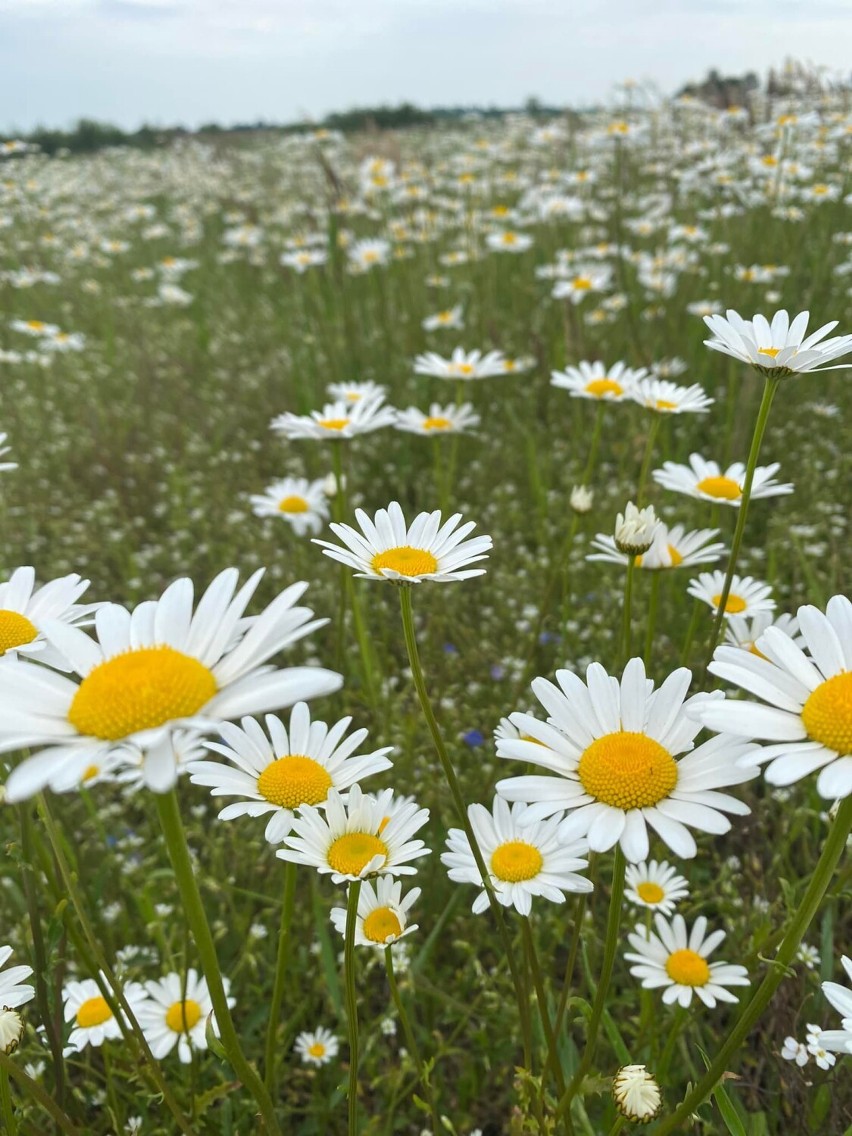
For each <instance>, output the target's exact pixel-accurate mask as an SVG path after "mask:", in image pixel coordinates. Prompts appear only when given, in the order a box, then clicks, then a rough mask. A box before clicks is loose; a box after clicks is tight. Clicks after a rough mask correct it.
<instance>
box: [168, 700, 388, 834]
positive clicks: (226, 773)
mask: <svg viewBox="0 0 852 1136" xmlns="http://www.w3.org/2000/svg"><path fill="white" fill-rule="evenodd" d="M265 720H266V730H267V733H268V735H269V736H268V737H267V734H266V733H264V731H263V729H262V728H261V726H260V723H259V722H257V721H255V719H254V718H243V720H242V724H241V725H242V728H240V727H239V726H234V725H232V724H230V723H228V722H225V723H223V724H222V725H221V726H220V727H219V736H220V737H221V738H222V742H224V744H222V743H220V742H206V743H205V744H206V747H207V749H209V750H211V751H212V752H213V753H219V754H222V756H223V757H226V758H227V759H228V761H229V762H231V763H232V764H230V765H223V764H222V763H221V762H219V761H209V760H204V761H193V762H191V763H190V764H189V765H188V766H187V768H188V770H189V772H190V774H191V775H192V776H191V780H192V783H193V785H207V786H208V787H209V788H210V789H211V790H212V794H211V795H212V796H214V797H242V798H244V799H243V800H240V801H237V802H235V803H234V804H231V805H226V806H225V808H224V809H222V811H221V812H220V813H219V820H233V819H234V817H238V816H267V815H268V816H269V819H268V821H267V825H266V839H267V840H268V841H269V843H270V844H279V843H280V842H281V840H282V839H283V838H284V837H285V836H286V835H287V833H288V832H289V831H290V829H291V827H292V825H293V816H294V812H295V810H296V809H299V808H301V807H302V806H303V805H317V806H322V805H323V804H324V803H325V800H326V798H327V796H328V793H329V790H330V789H338V790H339V789H348V788H349V786H350V785H354V784H355V782H356V781H360V780H361V779H362V778H363V777H369V776H371V775H372V774H373V773H380V772H381V771H382V770H384V769H390V767H391V763H390V761H388V759H387V757H386V756H385V755H386V754H388V753H390V751H391V747H390V746H385V747H384V748H383V749H377V750H375V751H374V752H373V753H362V754H358V753H356V752H355V751H356V750H357V749H358V748H359V747H360V745H361V743H362V742H363V741H364V740H365V739H366V737H367V731H366V730H364V729H361V730H356V731H355V732H354V733H353V734H352V735H351V736H350V737H348V738H347V737H346V736H345V735H346V731H347V730H348V729H349V726H350V725H351V723H352V719H351V718H342V719H341V720H340V721H339V722H336V723H335V724H334V725H333V726H332V727H331V728H329V727H328V726H327V725H326V724H325V722H312V721H311V715H310V710H309V709H308V706H307V703H305V702H298V703H297V704H296V705H295V706H294V707H293V710H292V713H291V714H290V731H289V735H288V732H287V727H286V726H285V725H284V723H283V722H282V721H281V719H280V718H276V717H275V716H274V715H273V714H267V715H266V719H265ZM270 814H271V815H270Z"/></svg>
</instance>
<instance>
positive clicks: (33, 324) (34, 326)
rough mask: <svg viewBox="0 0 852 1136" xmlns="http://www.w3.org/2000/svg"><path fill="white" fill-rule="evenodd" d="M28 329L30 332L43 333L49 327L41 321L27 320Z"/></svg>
mask: <svg viewBox="0 0 852 1136" xmlns="http://www.w3.org/2000/svg"><path fill="white" fill-rule="evenodd" d="M27 327H28V328H29V329H30V331H43V330H44V329H45V327H47V324H45V323H43V322H42V321H41V320H27Z"/></svg>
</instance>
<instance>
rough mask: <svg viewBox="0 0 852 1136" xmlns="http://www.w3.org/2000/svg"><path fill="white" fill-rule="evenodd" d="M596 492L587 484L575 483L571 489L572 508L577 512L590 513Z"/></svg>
mask: <svg viewBox="0 0 852 1136" xmlns="http://www.w3.org/2000/svg"><path fill="white" fill-rule="evenodd" d="M593 498H594V493H593V491H592V490H591V489H587V488H586V486H585V485H575V486H574V488H573V489H572V490H571V508H572V509H573V510H574V512H575V513H588V511H589V509H591V507H592V499H593Z"/></svg>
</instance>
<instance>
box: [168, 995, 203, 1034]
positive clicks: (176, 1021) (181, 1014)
mask: <svg viewBox="0 0 852 1136" xmlns="http://www.w3.org/2000/svg"><path fill="white" fill-rule="evenodd" d="M200 1018H201V1007H200V1006H199V1005H198V1003H197V1002H196V1001H194V1000H193V999H192V998H187V999H186V1001H184V1002H172V1004H171V1006H169V1008H168V1010H166V1025H167V1026H168V1027H169V1029H170V1030H174V1031H175V1033H189V1031H190V1030H191V1029H192V1027H193V1026H194V1025H196V1024H197V1023H198V1021H199V1019H200Z"/></svg>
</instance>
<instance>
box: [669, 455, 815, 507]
mask: <svg viewBox="0 0 852 1136" xmlns="http://www.w3.org/2000/svg"><path fill="white" fill-rule="evenodd" d="M780 468H781V466H780V463H779V462H773V463H772V465H763V466H761V465H759V466H758V467H757V468H756V469H755V471H754V481H753V482H752V486H751V500H752V501H754V500H757V499H759V498H761V497H780V496H783V495H784V494H786V493H792V492H793V486H792V485H791V484H790V483H789V482H788V483H785V484H781V483H779V482H777V481H775V480H774V477H775V474H776V473H777V472H778V470H779V469H780ZM651 476H652V477H653V478H654V481H656V483H657V484H658V485H662V487H663V488H664V489H672V490H674V492H675V493H685V494H686V495H687V496H688V497H697V498H698V499H699V500H701V501H712V502H713V504H714V505H733V506H734V508H739V506H740V503H741V501H742V496H743V486H744V484H745V479H746V467H745V465H744V464H743V463H742V462H734V463H733V465H730V466H728V468H727V469H726V470H724V472H723V471H722V469H721V467H720V466H719V465H718V464H717V463H716V462H714V461H707V460H706V459H705V458H703V457H701V455H700V454H690V455H689V465H679V464H678V463H677V462H672V461H667V462H663V468H662V469H655V470H654V471H653V473H652V475H651Z"/></svg>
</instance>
